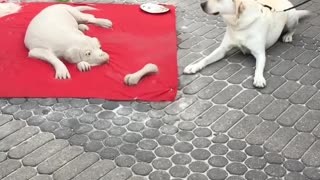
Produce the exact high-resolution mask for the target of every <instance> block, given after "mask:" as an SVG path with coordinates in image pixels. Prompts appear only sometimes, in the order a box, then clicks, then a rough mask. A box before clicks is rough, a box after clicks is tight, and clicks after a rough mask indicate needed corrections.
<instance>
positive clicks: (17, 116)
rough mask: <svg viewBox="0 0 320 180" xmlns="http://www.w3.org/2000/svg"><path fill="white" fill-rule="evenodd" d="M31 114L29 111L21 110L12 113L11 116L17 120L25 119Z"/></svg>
mask: <svg viewBox="0 0 320 180" xmlns="http://www.w3.org/2000/svg"><path fill="white" fill-rule="evenodd" d="M30 116H32V112H31V111H26V110H21V111H18V112H16V113H14V114H13V117H14V118H15V119H17V120H26V119H28V118H29V117H30Z"/></svg>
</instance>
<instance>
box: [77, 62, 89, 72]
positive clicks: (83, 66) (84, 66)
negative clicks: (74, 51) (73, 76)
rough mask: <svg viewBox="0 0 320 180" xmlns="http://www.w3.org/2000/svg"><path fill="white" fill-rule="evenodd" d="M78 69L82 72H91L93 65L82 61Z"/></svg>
mask: <svg viewBox="0 0 320 180" xmlns="http://www.w3.org/2000/svg"><path fill="white" fill-rule="evenodd" d="M77 68H78V69H79V71H81V72H85V71H89V70H90V69H91V65H90V64H89V63H87V62H85V61H81V62H79V63H78V64H77Z"/></svg>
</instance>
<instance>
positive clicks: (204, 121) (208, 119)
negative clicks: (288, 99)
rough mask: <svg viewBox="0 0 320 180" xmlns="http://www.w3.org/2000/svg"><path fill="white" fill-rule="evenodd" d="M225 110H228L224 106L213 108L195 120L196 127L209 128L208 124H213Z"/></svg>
mask: <svg viewBox="0 0 320 180" xmlns="http://www.w3.org/2000/svg"><path fill="white" fill-rule="evenodd" d="M227 110H228V108H226V107H225V106H220V105H216V106H213V107H211V108H210V109H209V110H208V111H207V112H206V113H204V114H203V115H202V116H200V117H198V119H196V120H195V123H196V124H197V125H198V126H205V127H206V126H209V125H210V124H212V123H213V122H215V121H216V120H217V119H218V118H219V117H221V116H222V115H223V114H224V113H225V112H226V111H227Z"/></svg>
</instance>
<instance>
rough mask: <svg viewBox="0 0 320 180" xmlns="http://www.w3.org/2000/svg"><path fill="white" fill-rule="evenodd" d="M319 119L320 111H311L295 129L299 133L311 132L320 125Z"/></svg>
mask: <svg viewBox="0 0 320 180" xmlns="http://www.w3.org/2000/svg"><path fill="white" fill-rule="evenodd" d="M319 118H320V112H319V111H314V110H312V111H309V112H307V113H306V114H305V115H304V116H303V117H302V118H301V119H300V120H299V121H298V122H297V123H296V125H295V128H296V129H297V130H298V131H299V132H311V131H312V130H313V129H314V128H315V127H316V126H317V125H318V124H319V121H318V119H319Z"/></svg>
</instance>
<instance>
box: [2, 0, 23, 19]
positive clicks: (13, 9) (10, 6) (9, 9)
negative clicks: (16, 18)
mask: <svg viewBox="0 0 320 180" xmlns="http://www.w3.org/2000/svg"><path fill="white" fill-rule="evenodd" d="M20 9H21V6H20V5H18V4H15V3H0V17H2V16H6V15H9V14H13V13H17V12H19V10H20Z"/></svg>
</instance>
